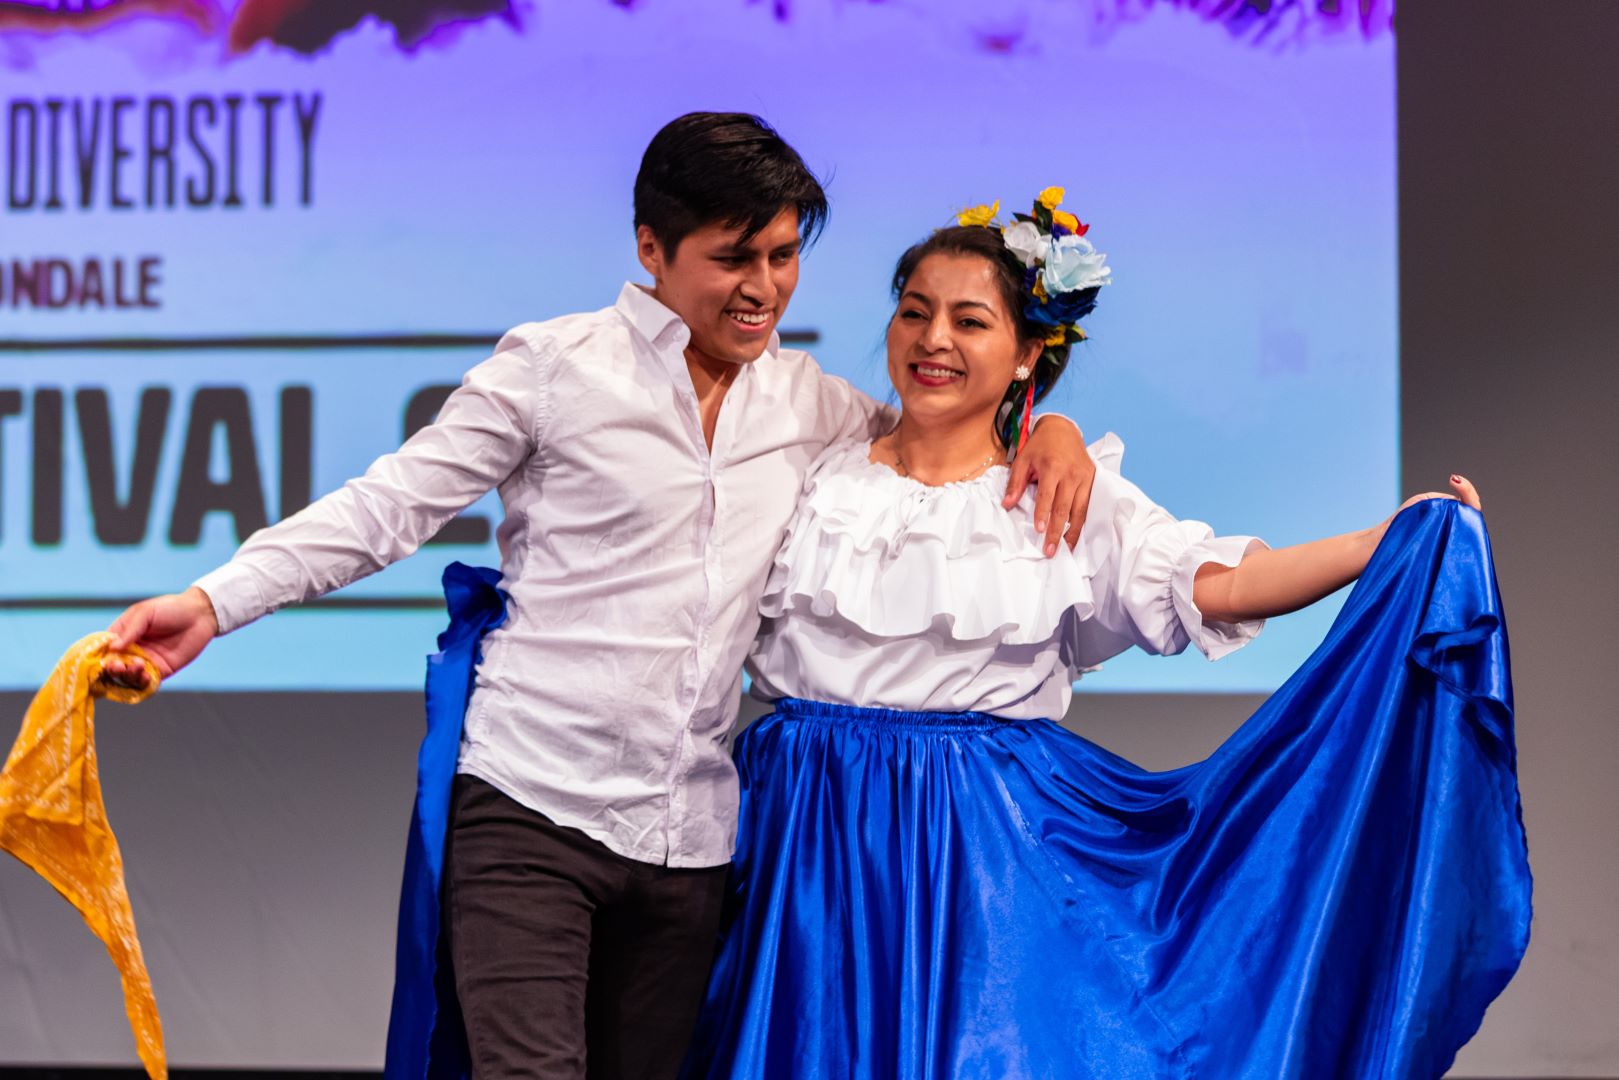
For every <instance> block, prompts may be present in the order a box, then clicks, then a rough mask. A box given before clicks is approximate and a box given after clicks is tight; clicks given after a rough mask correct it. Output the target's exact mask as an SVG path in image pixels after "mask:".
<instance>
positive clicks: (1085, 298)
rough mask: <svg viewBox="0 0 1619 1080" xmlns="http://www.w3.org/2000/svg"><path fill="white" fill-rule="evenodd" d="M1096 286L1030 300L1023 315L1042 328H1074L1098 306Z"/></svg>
mask: <svg viewBox="0 0 1619 1080" xmlns="http://www.w3.org/2000/svg"><path fill="white" fill-rule="evenodd" d="M1096 292H1097V289H1096V287H1095V286H1093V287H1091V288H1087V289H1076V290H1074V291H1073V292H1066V293H1062V294H1060V295H1058V296H1050V297H1047V298H1046V299H1044V300H1037V299H1034V298H1032V297H1031V298H1030V299H1029V302H1028V303H1027V304H1026V305H1024V308H1023V314H1024V315H1026V316H1028V318H1029V320H1030V321H1031V322H1036V323H1039V324H1040V325H1041V326H1072V325H1074V324H1075V323H1077V322H1078V321H1079V320H1081V319H1083V318H1084V317H1085V316H1087V315H1089V314H1090V313H1091V309H1092V308H1094V307H1095V306H1096Z"/></svg>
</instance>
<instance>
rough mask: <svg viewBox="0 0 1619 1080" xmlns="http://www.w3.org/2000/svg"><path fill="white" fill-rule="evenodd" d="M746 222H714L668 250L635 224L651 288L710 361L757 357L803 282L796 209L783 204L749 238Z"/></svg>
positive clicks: (748, 360) (749, 360)
mask: <svg viewBox="0 0 1619 1080" xmlns="http://www.w3.org/2000/svg"><path fill="white" fill-rule="evenodd" d="M744 231H745V229H744V228H743V227H742V226H740V225H727V224H724V223H720V222H712V223H710V224H707V225H703V226H701V227H699V228H697V229H694V230H692V231H691V232H690V233H688V234H687V235H686V236H685V238H684V239H682V240H681V241H680V243H679V245H678V246H677V247H676V248H675V251H674V253H673V254H672V255H671V254H669V253H668V252H667V251H666V249H665V248H664V246H663V244H662V243H661V242H660V241H659V240H658V238H657V237H656V236H655V235H654V234H653V232H652V230H651V229H650V228H648V227H646V226H645V225H643V226H641V228H640V229H639V230H638V231H637V236H636V240H637V247H638V251H639V255H640V258H641V265H642V266H644V267H646V269H647V272H648V273H650V274H651V275H652V279H653V282H654V286H653V290H652V295H653V296H654V297H656V298H657V299H658V300H659V301H660V302H661V303H662V304H663V305H664V306H665V307H667V308H669V309H670V310H671V311H673V312H674V313H675V314H677V315H679V316H680V318H681V320H682V321H683V322H684V323H685V324H686V326H687V328H688V329H689V330H690V331H691V345H690V347H691V348H692V349H693V350H695V351H696V352H699V353H701V354H702V355H703V356H705V357H707V358H708V359H710V360H716V361H720V362H723V363H728V364H747V363H752V362H753V361H754V360H757V359H758V358H759V356H760V355H761V354H762V353H763V352H764V350H765V345H766V344H768V343H769V341H770V335H771V332H772V331H774V330H776V328H777V327H778V326H779V325H780V323H781V317H782V315H783V313H785V312H786V310H787V302H788V301H789V300H790V299H792V295H793V290H794V289H796V288H797V287H798V249H799V237H798V214H797V211H796V210H795V209H794V208H792V207H785V208H783V209H782V211H781V213H779V214H777V215H776V216H775V217H774V218H772V219H771V221H770V224H768V225H766V226H765V227H764V228H763V229H760V230H759V232H758V233H756V234H755V235H754V236H752V237H750V238H748V239H747V240H746V241H744V240H743V233H744Z"/></svg>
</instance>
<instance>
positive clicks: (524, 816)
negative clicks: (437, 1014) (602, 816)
mask: <svg viewBox="0 0 1619 1080" xmlns="http://www.w3.org/2000/svg"><path fill="white" fill-rule="evenodd" d="M447 859H448V876H449V927H450V952H451V956H452V957H453V960H454V964H455V987H456V992H457V993H458V994H459V995H460V998H461V1012H462V1015H463V1016H464V1017H465V1019H466V1026H467V1042H468V1045H469V1047H470V1048H471V1051H472V1070H473V1077H474V1078H475V1080H514V1078H519V1077H521V1078H524V1080H541V1078H543V1080H673V1078H674V1077H675V1075H676V1074H677V1073H678V1072H679V1069H680V1062H681V1057H682V1055H683V1054H684V1053H685V1050H686V1043H687V1041H688V1040H689V1039H690V1038H691V1032H692V1028H693V1026H694V1025H695V1023H696V1019H697V1011H698V1008H699V1006H701V1004H702V1001H703V991H704V988H705V987H706V985H707V982H708V971H709V968H710V966H711V965H712V963H713V959H714V948H715V942H716V935H717V932H718V928H719V922H720V909H721V904H722V900H723V896H724V891H725V877H726V869H727V868H726V867H723V866H721V867H714V868H711V869H701V870H688V869H679V868H671V867H667V866H656V865H652V864H649V863H642V862H637V861H635V860H633V859H627V858H625V857H623V856H622V855H618V854H616V853H614V852H612V851H610V850H608V849H607V848H606V847H605V846H603V845H602V844H600V843H598V842H597V841H595V840H592V839H590V838H589V837H588V836H586V835H585V834H584V833H581V832H579V831H578V830H577V829H569V828H564V827H563V826H560V825H557V824H555V823H553V822H552V821H550V820H549V819H548V818H546V817H545V816H544V815H542V814H539V813H536V812H535V811H533V810H530V809H528V808H527V807H524V806H522V805H520V804H519V803H517V802H515V801H514V800H512V799H510V798H508V797H507V796H506V795H504V794H502V793H501V792H499V791H497V790H496V789H495V788H493V787H491V786H490V785H489V784H487V783H485V782H484V781H482V780H479V779H477V778H475V777H471V776H457V777H456V778H455V798H454V804H453V807H452V810H451V817H450V839H449V849H448V856H447Z"/></svg>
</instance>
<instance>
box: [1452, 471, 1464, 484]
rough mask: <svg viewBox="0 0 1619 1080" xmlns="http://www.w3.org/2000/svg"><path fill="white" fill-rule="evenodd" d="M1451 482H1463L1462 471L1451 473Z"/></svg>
mask: <svg viewBox="0 0 1619 1080" xmlns="http://www.w3.org/2000/svg"><path fill="white" fill-rule="evenodd" d="M1450 482H1451V483H1453V484H1459V483H1461V482H1462V478H1461V474H1460V473H1451V474H1450Z"/></svg>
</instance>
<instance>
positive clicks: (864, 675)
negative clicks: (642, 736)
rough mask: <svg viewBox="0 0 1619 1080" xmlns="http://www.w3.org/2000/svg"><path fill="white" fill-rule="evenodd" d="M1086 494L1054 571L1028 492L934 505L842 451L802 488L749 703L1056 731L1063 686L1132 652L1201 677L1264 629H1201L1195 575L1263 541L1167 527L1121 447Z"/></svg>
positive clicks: (862, 448) (998, 479)
mask: <svg viewBox="0 0 1619 1080" xmlns="http://www.w3.org/2000/svg"><path fill="white" fill-rule="evenodd" d="M1090 452H1091V457H1092V458H1093V459H1094V460H1095V461H1096V482H1095V486H1094V487H1093V489H1092V491H1091V501H1090V510H1089V513H1088V514H1087V517H1086V521H1085V528H1084V530H1083V532H1082V533H1081V535H1080V542H1079V546H1078V547H1077V548H1076V549H1074V550H1073V551H1070V550H1069V549H1068V547H1067V545H1066V544H1064V545H1062V546H1061V547H1060V549H1059V551H1058V553H1057V555H1056V557H1054V558H1050V559H1048V558H1046V557H1045V554H1044V552H1043V550H1042V545H1043V543H1044V537H1043V534H1041V533H1039V532H1037V531H1036V530H1035V528H1034V522H1033V516H1034V515H1033V509H1034V492H1033V491H1032V490H1031V491H1030V492H1028V493H1027V494H1026V495H1025V496H1024V499H1023V503H1022V505H1021V506H1019V507H1015V508H1013V509H1012V510H1010V511H1008V510H1005V509H1003V508H1002V507H1001V496H1002V493H1003V492H1004V491H1005V489H1006V470H1005V469H1004V468H999V467H998V468H994V469H991V470H990V471H989V472H987V473H985V474H984V475H982V476H980V477H977V478H975V479H972V480H967V481H963V482H961V483H956V484H945V485H942V486H939V487H929V486H927V485H924V484H921V483H918V482H917V481H915V480H911V479H909V478H906V477H903V476H900V475H899V474H898V473H896V472H895V471H894V470H892V469H890V468H888V467H887V466H885V465H880V464H875V463H873V462H872V461H871V460H870V453H871V444H870V443H869V442H862V443H844V444H841V445H839V446H835V447H833V448H832V449H830V450H828V451H827V452H826V454H825V455H823V457H822V458H821V460H820V461H819V462H818V463H817V464H816V466H815V467H814V468H813V469H812V470H811V472H810V476H809V479H808V481H807V482H806V483H805V486H804V492H803V495H802V497H801V498H800V500H799V504H798V511H797V513H796V515H795V517H794V518H793V522H792V524H791V525H790V526H789V527H788V533H787V539H786V541H785V542H784V543H783V545H782V548H781V550H780V552H778V553H777V555H776V562H775V566H774V568H773V569H772V571H771V574H770V580H769V583H768V584H767V586H766V588H765V594H764V598H763V600H762V601H761V603H760V608H761V611H762V612H763V614H764V616H765V623H764V625H763V627H762V628H761V630H760V635H759V640H758V642H757V643H756V644H755V646H754V651H753V654H752V656H751V657H750V658H749V664H748V668H749V674H750V675H751V677H752V679H753V692H754V694H755V695H757V696H760V697H764V698H766V699H774V698H779V697H798V698H809V699H812V700H816V701H831V702H842V703H846V704H851V705H868V706H882V707H886V708H893V709H915V710H926V711H934V712H985V713H991V714H993V715H995V716H1001V717H1006V718H1009V719H1033V718H1040V717H1049V718H1060V717H1061V716H1062V715H1063V714H1064V713H1065V712H1066V711H1067V709H1068V702H1069V697H1070V695H1071V693H1072V683H1073V680H1074V679H1076V678H1078V677H1079V676H1080V675H1081V674H1082V673H1083V672H1085V671H1088V670H1094V669H1095V667H1096V666H1097V665H1098V664H1100V663H1101V662H1102V661H1103V660H1106V659H1108V658H1109V657H1111V656H1117V655H1118V654H1119V653H1121V652H1123V651H1124V650H1125V649H1128V648H1129V647H1130V646H1132V645H1135V646H1139V647H1140V648H1143V649H1145V650H1147V651H1148V652H1153V653H1165V654H1168V653H1178V652H1180V651H1181V650H1183V649H1185V648H1186V646H1187V645H1188V644H1193V645H1196V646H1197V647H1198V649H1200V650H1201V651H1202V652H1203V653H1204V654H1205V655H1207V656H1208V657H1209V658H1210V659H1211V660H1212V659H1217V658H1219V657H1221V656H1224V655H1225V654H1226V653H1228V652H1231V651H1232V650H1234V649H1237V648H1239V647H1241V646H1242V645H1244V644H1246V643H1247V642H1249V641H1250V640H1252V639H1253V637H1254V636H1255V635H1256V634H1258V633H1259V630H1260V627H1261V626H1262V625H1263V623H1262V622H1251V623H1239V624H1235V625H1233V624H1223V623H1216V622H1206V621H1205V620H1204V619H1203V616H1202V614H1201V613H1200V612H1199V611H1198V609H1197V606H1196V605H1195V604H1194V603H1193V602H1192V579H1193V576H1194V575H1195V574H1196V573H1197V570H1198V567H1200V566H1202V565H1203V564H1205V563H1211V562H1213V563H1220V564H1222V565H1225V566H1235V565H1237V563H1238V562H1240V561H1241V560H1242V557H1243V556H1244V555H1245V554H1246V553H1247V552H1248V551H1250V550H1252V549H1253V548H1255V547H1262V546H1263V545H1262V544H1261V542H1260V541H1258V540H1256V539H1254V538H1253V537H1247V536H1226V537H1217V536H1215V535H1214V531H1213V530H1212V529H1210V528H1209V526H1207V525H1205V524H1204V523H1202V522H1200V521H1177V520H1176V519H1175V518H1174V517H1172V516H1171V515H1170V514H1169V513H1168V512H1167V511H1165V510H1164V509H1163V508H1162V507H1160V506H1158V505H1157V504H1155V503H1154V502H1152V500H1150V499H1148V498H1147V497H1146V496H1145V495H1143V494H1142V493H1141V489H1140V488H1138V487H1136V486H1135V485H1134V484H1132V483H1130V481H1128V480H1126V479H1125V478H1124V477H1123V476H1121V475H1120V474H1119V463H1120V460H1121V459H1122V458H1123V456H1124V444H1123V443H1122V442H1121V441H1120V440H1119V438H1118V437H1117V436H1115V435H1112V434H1109V435H1107V436H1105V437H1103V438H1102V439H1101V440H1099V441H1098V442H1096V443H1095V444H1093V445H1092V446H1091V447H1090Z"/></svg>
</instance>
